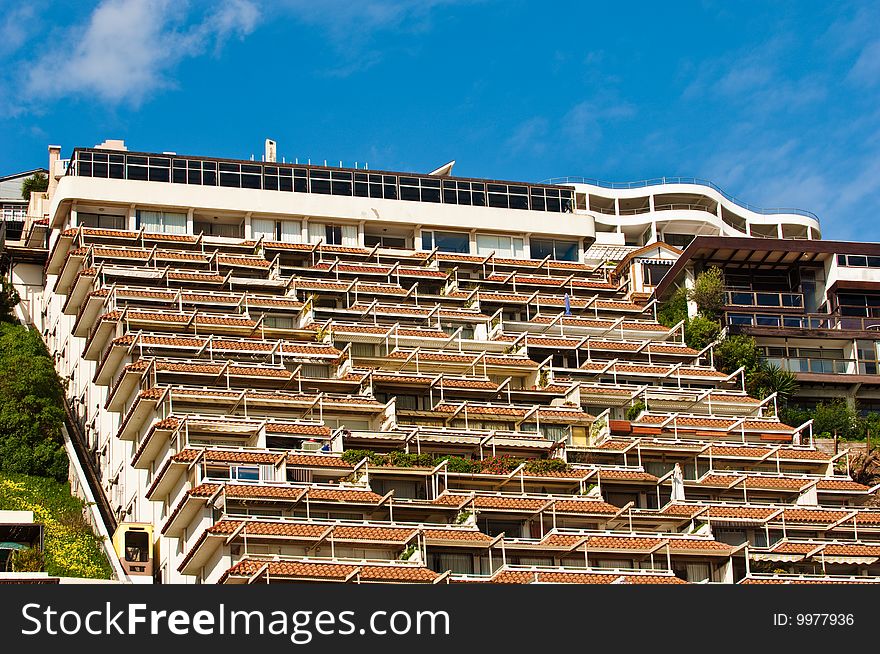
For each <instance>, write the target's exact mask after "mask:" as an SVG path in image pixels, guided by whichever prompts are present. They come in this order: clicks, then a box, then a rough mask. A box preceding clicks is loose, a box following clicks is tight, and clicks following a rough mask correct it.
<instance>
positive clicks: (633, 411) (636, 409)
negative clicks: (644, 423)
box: [626, 400, 645, 422]
mask: <svg viewBox="0 0 880 654" xmlns="http://www.w3.org/2000/svg"><path fill="white" fill-rule="evenodd" d="M644 410H645V403H644V402H643V401H642V400H639V401H637V402H635V403H634V404H633V405H632V406H631V407H629V408H628V409H627V410H626V419H627V420H629V421H630V422H632V421H633V420H635V419H636V418H638V417H639V415H641V413H642V411H644Z"/></svg>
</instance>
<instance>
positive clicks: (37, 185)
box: [21, 172, 49, 200]
mask: <svg viewBox="0 0 880 654" xmlns="http://www.w3.org/2000/svg"><path fill="white" fill-rule="evenodd" d="M48 188H49V178H48V177H46V175H45V173H41V172H36V173H34V174H33V175H31V176H30V177H26V178H25V179H24V180H23V181H22V183H21V197H22V199H23V200H30V199H31V192H32V191H35V192H38V193H44V192H45V191H46V189H48Z"/></svg>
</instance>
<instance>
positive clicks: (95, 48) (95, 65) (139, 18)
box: [25, 0, 259, 105]
mask: <svg viewBox="0 0 880 654" xmlns="http://www.w3.org/2000/svg"><path fill="white" fill-rule="evenodd" d="M188 9H189V6H188V5H187V4H182V5H181V4H180V3H174V2H172V1H171V0H104V1H103V2H101V4H100V5H98V7H97V8H96V9H95V10H94V11H93V12H92V14H91V15H90V17H89V19H88V21H87V23H86V24H85V25H78V26H73V27H71V28H69V29H68V30H67V31H66V34H65V35H64V36H63V37H62V38H56V39H55V40H54V42H55V44H56V45H55V46H54V47H53V48H51V50H50V51H49V52H48V53H47V54H46V55H45V56H44V57H43V58H41V59H40V60H38V62H37V64H36V66H35V67H34V68H33V69H32V70H31V72H30V74H29V76H28V78H27V79H26V81H25V88H26V90H27V91H28V94H29V95H30V96H31V97H33V98H35V99H37V100H41V99H54V98H61V97H69V96H83V95H89V96H94V97H95V98H97V99H99V100H102V101H104V102H109V103H120V102H129V103H131V104H134V105H137V104H139V103H141V102H142V101H143V100H144V98H145V97H147V96H148V95H149V94H150V93H152V92H154V91H155V90H156V89H159V88H162V87H165V86H168V85H170V84H171V81H170V79H169V77H168V74H169V72H170V71H171V69H172V68H173V67H174V66H175V65H176V64H177V63H179V62H180V61H181V60H183V59H185V58H189V57H194V56H198V55H201V54H204V53H205V52H206V51H207V50H208V49H209V48H210V47H211V46H212V45H213V46H214V47H215V48H219V47H220V46H221V45H222V43H223V42H224V40H225V39H227V38H229V37H232V36H239V37H243V36H246V35H247V34H249V33H250V32H252V31H253V30H254V28H255V26H256V24H257V21H258V19H259V11H258V9H257V7H256V5H255V4H254V3H253V2H252V1H251V0H233V1H232V2H228V3H225V4H223V5H221V6H220V8H219V9H216V10H213V11H211V12H209V13H207V14H205V15H202V16H200V17H198V18H197V19H196V20H195V21H194V22H193V21H190V24H189V25H187V24H186V21H187V19H188V18H190V16H189V11H188Z"/></svg>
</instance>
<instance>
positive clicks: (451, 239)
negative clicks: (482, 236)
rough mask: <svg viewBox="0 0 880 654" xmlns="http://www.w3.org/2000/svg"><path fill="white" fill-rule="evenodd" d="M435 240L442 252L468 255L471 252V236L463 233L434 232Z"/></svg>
mask: <svg viewBox="0 0 880 654" xmlns="http://www.w3.org/2000/svg"><path fill="white" fill-rule="evenodd" d="M434 240H435V242H436V245H437V248H438V249H439V250H440V251H441V252H453V253H457V254H468V253H469V252H470V236H469V235H468V234H465V233H461V232H434Z"/></svg>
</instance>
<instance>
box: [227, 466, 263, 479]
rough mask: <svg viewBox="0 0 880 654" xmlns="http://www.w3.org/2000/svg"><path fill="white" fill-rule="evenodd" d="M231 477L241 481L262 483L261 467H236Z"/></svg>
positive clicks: (232, 470)
mask: <svg viewBox="0 0 880 654" xmlns="http://www.w3.org/2000/svg"><path fill="white" fill-rule="evenodd" d="M229 476H230V478H231V479H238V480H239V481H260V466H235V467H233V468H231V469H230V475H229Z"/></svg>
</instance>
